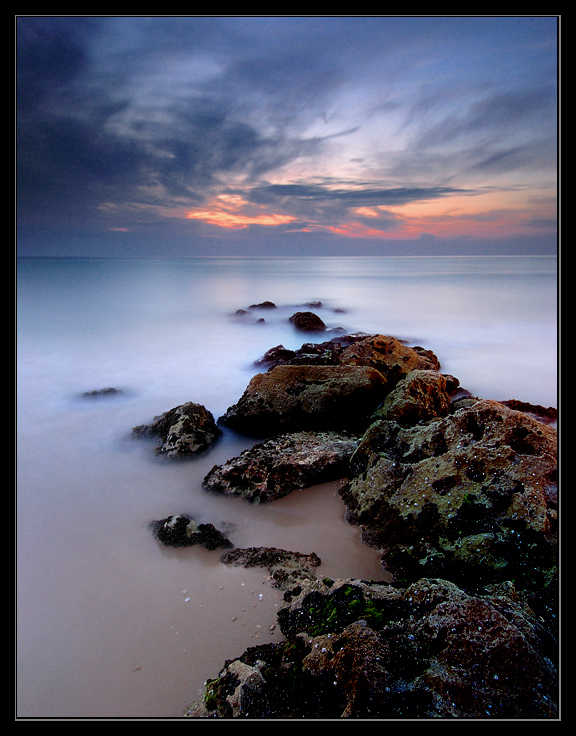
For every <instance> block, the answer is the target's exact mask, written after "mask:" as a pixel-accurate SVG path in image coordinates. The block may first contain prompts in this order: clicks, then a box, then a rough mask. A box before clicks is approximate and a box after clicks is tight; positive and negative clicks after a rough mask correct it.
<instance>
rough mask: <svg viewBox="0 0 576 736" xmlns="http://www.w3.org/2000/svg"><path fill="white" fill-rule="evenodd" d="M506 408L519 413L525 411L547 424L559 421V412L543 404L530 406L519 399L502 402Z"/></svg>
mask: <svg viewBox="0 0 576 736" xmlns="http://www.w3.org/2000/svg"><path fill="white" fill-rule="evenodd" d="M502 403H503V404H504V406H507V407H509V408H510V409H516V410H517V411H523V412H525V413H526V414H530V416H533V417H534V418H535V419H538V420H539V421H541V422H545V423H546V424H551V423H553V422H556V421H558V410H557V409H556V408H555V407H553V406H542V405H541V404H530V403H529V402H527V401H519V400H518V399H509V400H508V401H503V402H502Z"/></svg>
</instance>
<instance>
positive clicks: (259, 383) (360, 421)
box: [221, 365, 385, 437]
mask: <svg viewBox="0 0 576 736" xmlns="http://www.w3.org/2000/svg"><path fill="white" fill-rule="evenodd" d="M384 387H385V381H384V379H383V377H382V375H381V374H380V373H379V372H378V371H376V370H374V369H373V368H370V367H367V366H291V365H281V366H276V367H275V368H273V369H272V370H270V371H269V372H267V373H259V374H257V375H256V376H254V377H253V378H252V380H251V381H250V383H249V385H248V387H247V388H246V390H245V392H244V394H243V395H242V397H241V398H240V400H239V401H238V402H237V403H236V404H234V405H233V406H231V407H230V408H229V409H228V410H227V412H226V414H225V415H224V417H222V418H221V419H222V421H223V422H224V423H225V424H227V425H228V426H229V427H231V428H232V429H235V430H237V431H239V432H243V433H245V434H249V435H253V436H255V437H270V436H272V435H275V434H279V433H282V432H297V431H301V430H312V429H313V430H320V431H324V430H340V429H347V430H350V431H357V429H358V428H359V427H363V428H365V427H366V424H367V421H368V418H369V417H370V415H371V414H372V413H373V412H374V411H375V410H376V408H377V407H378V405H379V404H380V402H381V400H382V398H383V395H384Z"/></svg>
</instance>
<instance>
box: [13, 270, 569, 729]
mask: <svg viewBox="0 0 576 736" xmlns="http://www.w3.org/2000/svg"><path fill="white" fill-rule="evenodd" d="M556 298H557V264H556V259H555V258H553V257H545V256H542V257H528V256H524V257H522V256H519V257H511V256H503V257H467V256H466V257H465V256H462V257H427V258H423V257H418V258H414V257H398V258H393V257H388V258H386V257H382V258H378V257H374V258H355V257H348V258H330V257H325V258H301V259H292V258H268V259H267V258H254V259H252V258H189V259H140V260H137V259H134V260H124V259H95V258H86V259H34V258H27V259H21V260H19V261H18V264H17V496H16V498H17V524H16V539H17V578H16V579H17V705H16V715H17V716H18V717H31V718H34V717H36V718H121V717H134V718H170V717H174V716H179V715H180V714H181V713H182V711H183V710H184V708H185V707H186V706H187V705H188V703H189V702H190V701H191V700H193V699H195V698H196V697H198V696H199V694H200V693H201V691H202V685H203V682H204V680H206V679H207V678H210V677H215V676H216V675H217V673H218V670H219V669H220V667H221V666H222V664H223V663H224V660H225V659H229V658H232V657H235V656H238V655H239V654H240V653H241V652H243V651H244V650H245V649H246V648H247V647H249V646H254V645H256V644H261V643H266V642H271V641H278V640H280V638H281V635H280V632H279V631H278V628H277V627H275V621H276V617H275V616H276V611H277V610H278V605H279V603H280V594H279V593H278V591H276V590H275V589H273V588H272V587H271V586H270V584H269V581H267V580H266V571H265V570H245V569H243V568H229V567H227V566H224V565H222V564H221V563H220V562H219V551H214V552H209V551H207V550H204V549H203V548H199V547H193V548H190V549H186V550H174V549H169V548H165V547H162V546H161V545H160V544H159V543H158V542H157V541H156V540H155V539H154V538H153V536H152V534H151V531H150V529H149V524H150V522H151V521H152V520H156V519H161V518H165V517H166V516H169V515H171V514H177V513H188V514H191V515H192V516H194V518H196V519H198V520H199V521H203V522H209V523H213V524H215V525H216V526H217V527H219V528H220V529H223V530H225V531H226V533H227V534H228V536H229V537H230V539H231V541H232V542H233V543H234V545H235V546H237V547H245V546H254V545H256V546H258V545H266V546H276V547H282V548H284V549H290V550H295V551H300V552H316V553H317V554H318V555H319V556H320V557H321V559H322V566H321V568H320V572H321V574H324V575H327V576H330V577H348V576H355V577H360V578H364V579H384V577H385V575H384V573H383V571H382V569H381V567H380V565H379V555H378V552H377V551H376V550H370V549H368V548H366V547H365V546H364V545H362V543H361V541H360V536H359V533H358V530H357V529H355V528H354V527H352V526H350V525H349V524H348V523H347V522H346V520H345V517H344V508H343V506H342V503H341V502H340V499H339V497H338V493H337V484H325V485H323V486H320V487H316V488H313V489H309V490H305V491H301V492H296V493H293V494H291V495H290V496H288V497H286V498H285V499H282V500H280V501H278V502H275V503H272V504H262V505H260V506H253V505H250V504H248V503H246V502H244V501H241V500H240V499H231V498H224V497H219V496H214V495H212V494H207V493H206V492H205V491H204V490H203V488H202V479H203V477H204V476H205V474H206V473H207V472H208V470H209V469H210V468H211V467H212V465H214V464H217V463H222V462H224V461H225V460H227V459H229V458H230V457H233V456H235V455H237V454H239V453H240V452H241V451H242V450H243V449H246V448H247V447H250V446H251V445H252V444H254V440H252V439H250V438H247V437H243V436H241V435H238V434H235V433H233V432H230V431H228V430H225V431H224V434H223V436H222V437H221V439H220V440H219V441H218V442H217V443H216V444H215V445H214V446H213V447H212V448H211V449H210V450H209V451H208V452H206V453H205V454H203V455H201V456H200V457H198V458H196V459H193V460H190V461H186V462H167V461H165V460H161V459H160V458H158V457H157V456H156V455H155V454H154V445H153V443H150V442H147V441H142V440H134V439H133V438H131V436H130V432H131V428H132V427H133V426H136V425H139V424H145V423H149V422H150V421H151V420H152V419H153V417H154V416H157V415H159V414H161V413H162V412H164V411H167V410H168V409H171V408H173V407H174V406H177V405H178V404H181V403H183V402H185V401H194V402H197V403H200V404H203V405H204V406H206V407H207V408H208V409H209V410H210V411H211V412H212V413H213V414H214V416H215V417H216V418H218V417H219V416H221V415H222V414H223V413H224V412H225V411H226V409H227V408H228V407H229V406H230V405H231V404H233V403H235V402H236V401H237V399H238V398H239V397H240V395H241V394H242V392H243V391H244V388H245V387H246V385H247V383H248V381H249V380H250V378H251V376H252V375H254V374H255V373H256V372H258V368H257V367H256V366H255V365H254V361H255V360H256V359H258V358H260V357H261V356H262V355H263V354H264V352H265V351H266V350H268V349H269V348H270V347H273V346H276V345H279V344H282V345H284V346H285V347H287V348H292V349H294V348H298V347H300V346H301V345H302V343H303V342H309V341H320V340H323V339H327V338H330V337H332V336H334V335H337V334H340V331H345V332H357V331H362V332H366V333H381V334H386V335H394V336H396V337H399V338H401V339H403V340H405V341H406V342H407V343H408V344H409V345H421V346H423V347H425V348H427V349H431V350H433V351H434V352H435V354H436V355H437V356H438V358H439V360H440V363H441V370H442V371H443V372H445V373H450V374H452V375H454V376H456V377H457V378H458V379H459V380H460V383H461V385H462V387H463V388H465V389H466V390H468V391H470V393H472V394H473V395H476V396H481V397H485V398H493V399H497V400H506V399H510V398H516V399H521V400H523V401H528V402H531V403H534V404H542V405H544V406H557V390H558V388H557V355H558V347H557V300H556ZM264 301H272V302H274V303H275V304H276V305H277V308H276V309H270V310H254V309H252V310H250V309H248V307H250V305H253V304H259V303H261V302H264ZM310 302H321V306H315V307H314V308H313V311H315V312H316V313H317V314H318V315H319V316H321V317H322V319H323V320H324V322H325V323H326V325H327V327H328V331H327V332H326V333H325V334H321V335H315V336H314V337H310V335H309V334H308V335H307V334H303V333H299V332H297V331H296V330H295V328H294V327H293V325H292V324H290V323H289V321H288V318H289V317H290V316H291V314H293V313H294V312H296V311H302V310H304V309H310V307H308V306H306V304H308V303H310ZM238 310H243V311H242V312H241V313H237V312H238ZM332 330H334V331H333V332H332ZM106 387H114V388H116V389H117V390H118V392H117V393H116V394H114V395H109V396H102V397H101V398H87V397H84V396H83V395H82V394H83V393H84V392H89V391H94V390H98V389H102V388H106Z"/></svg>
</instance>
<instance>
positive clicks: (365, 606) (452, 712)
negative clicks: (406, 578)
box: [184, 579, 558, 719]
mask: <svg viewBox="0 0 576 736" xmlns="http://www.w3.org/2000/svg"><path fill="white" fill-rule="evenodd" d="M289 598H290V600H289V601H288V602H286V604H285V605H284V606H283V607H282V609H281V610H280V612H279V616H278V621H279V623H280V626H281V629H282V633H283V634H284V636H285V640H284V641H282V642H280V643H273V644H265V645H261V646H257V647H252V648H250V649H248V650H247V651H246V652H244V654H242V655H241V656H240V657H238V658H236V659H234V660H232V661H229V662H227V663H226V664H225V665H224V667H223V668H222V669H221V671H220V672H219V673H218V675H217V676H216V677H215V678H213V679H210V680H208V681H207V682H206V687H205V693H204V697H203V698H202V699H201V700H199V701H196V702H194V703H192V704H191V706H190V707H189V708H188V709H187V710H186V712H185V713H184V715H185V716H186V717H196V718H201V717H204V718H255V719H260V718H302V719H310V718H315V719H318V718H323V719H333V718H363V719H375V718H380V719H398V718H487V717H493V718H554V717H556V716H557V697H558V694H557V675H558V673H557V663H556V662H555V661H554V654H555V650H556V642H555V641H554V640H552V639H551V638H550V636H549V635H548V633H547V632H546V631H545V629H544V628H543V627H542V625H541V623H540V622H539V620H538V619H537V617H535V616H534V614H533V613H532V612H531V611H530V609H528V608H527V607H526V606H525V605H524V604H523V603H522V602H521V601H519V600H518V598H517V596H516V595H515V593H514V590H513V588H512V587H511V586H505V587H504V589H502V590H498V589H494V590H493V591H491V592H490V593H488V594H485V595H472V594H469V593H466V592H465V591H464V590H462V589H461V588H459V587H458V586H456V585H454V584H453V583H451V582H448V581H445V580H441V579H422V580H419V581H417V582H416V583H414V584H413V585H411V586H409V587H406V588H396V587H392V586H389V585H382V584H377V583H365V582H361V581H358V580H344V581H342V580H341V581H332V580H324V581H315V582H312V581H308V582H304V583H302V584H301V585H300V592H299V593H298V594H297V595H292V596H289Z"/></svg>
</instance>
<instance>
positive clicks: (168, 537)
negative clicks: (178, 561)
mask: <svg viewBox="0 0 576 736" xmlns="http://www.w3.org/2000/svg"><path fill="white" fill-rule="evenodd" d="M150 526H151V529H152V531H153V533H154V536H155V537H156V539H157V540H158V541H159V542H161V543H162V544H164V545H166V546H167V547H192V546H194V545H196V544H199V545H201V546H202V547H205V548H206V549H208V550H215V549H218V548H219V547H231V546H232V543H231V542H230V540H229V539H227V538H226V537H225V536H224V535H223V534H222V532H220V531H219V530H218V529H216V527H215V526H214V525H213V524H199V523H198V522H196V521H194V519H192V518H191V517H190V516H187V515H186V514H178V515H175V516H168V517H167V518H166V519H161V520H160V521H153V522H152V523H151V525H150Z"/></svg>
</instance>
